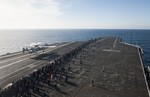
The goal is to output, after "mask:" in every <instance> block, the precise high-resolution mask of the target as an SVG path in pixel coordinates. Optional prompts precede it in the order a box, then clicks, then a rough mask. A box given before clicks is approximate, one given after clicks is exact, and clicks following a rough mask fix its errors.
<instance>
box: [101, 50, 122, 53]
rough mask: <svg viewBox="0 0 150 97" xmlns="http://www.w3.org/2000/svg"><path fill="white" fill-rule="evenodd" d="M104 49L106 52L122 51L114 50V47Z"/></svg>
mask: <svg viewBox="0 0 150 97" xmlns="http://www.w3.org/2000/svg"><path fill="white" fill-rule="evenodd" d="M102 51H105V52H118V53H120V50H113V49H103V50H102Z"/></svg>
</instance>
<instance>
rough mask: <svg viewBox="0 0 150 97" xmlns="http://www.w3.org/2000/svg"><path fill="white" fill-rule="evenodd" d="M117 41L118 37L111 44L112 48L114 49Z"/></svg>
mask: <svg viewBox="0 0 150 97" xmlns="http://www.w3.org/2000/svg"><path fill="white" fill-rule="evenodd" d="M117 40H118V37H117V38H116V39H115V41H114V43H113V48H114V47H116V43H117Z"/></svg>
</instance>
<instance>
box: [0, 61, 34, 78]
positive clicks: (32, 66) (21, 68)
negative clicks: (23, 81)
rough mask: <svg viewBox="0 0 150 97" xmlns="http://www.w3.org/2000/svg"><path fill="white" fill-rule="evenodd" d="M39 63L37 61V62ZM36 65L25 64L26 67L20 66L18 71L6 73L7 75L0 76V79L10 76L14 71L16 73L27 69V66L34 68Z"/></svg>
mask: <svg viewBox="0 0 150 97" xmlns="http://www.w3.org/2000/svg"><path fill="white" fill-rule="evenodd" d="M36 63H37V62H36ZM35 66H37V65H33V64H30V65H27V66H24V67H22V68H20V69H18V70H16V71H14V72H11V73H9V74H6V75H5V76H2V77H0V79H2V78H5V77H7V76H9V75H11V74H13V73H16V72H18V71H20V70H23V69H25V68H28V67H29V68H33V67H35Z"/></svg>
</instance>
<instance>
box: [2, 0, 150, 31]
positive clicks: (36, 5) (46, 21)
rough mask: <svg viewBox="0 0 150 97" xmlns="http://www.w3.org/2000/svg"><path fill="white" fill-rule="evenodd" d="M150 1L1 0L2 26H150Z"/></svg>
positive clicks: (38, 27) (47, 27) (131, 27)
mask: <svg viewBox="0 0 150 97" xmlns="http://www.w3.org/2000/svg"><path fill="white" fill-rule="evenodd" d="M149 5H150V0H0V14H1V15H0V28H1V29H3V28H4V29H9V28H10V29H13V28H14V29H21V28H23V29H25V28H27V29H30V28H31V29H51V28H68V29H69V28H77V29H78V28H79V29H80V28H83V29H85V28H88V29H94V28H96V29H150V6H149Z"/></svg>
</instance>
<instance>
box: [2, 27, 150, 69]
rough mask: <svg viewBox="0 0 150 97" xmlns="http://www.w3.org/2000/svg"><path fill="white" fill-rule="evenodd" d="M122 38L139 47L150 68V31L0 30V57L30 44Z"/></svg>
mask: <svg viewBox="0 0 150 97" xmlns="http://www.w3.org/2000/svg"><path fill="white" fill-rule="evenodd" d="M108 36H112V37H115V36H116V37H122V39H123V41H125V42H128V43H133V44H137V45H139V46H141V47H142V48H143V51H144V55H143V60H144V64H145V65H146V66H148V65H149V66H150V30H131V29H129V30H128V29H126V30H116V29H113V30H112V29H109V30H108V29H106V30H104V29H61V30H57V29H53V30H48V29H47V30H0V55H2V54H6V53H8V52H9V53H12V52H17V51H21V50H22V47H24V46H28V45H29V44H30V43H34V42H43V43H50V44H52V43H58V42H59V43H60V42H71V41H84V40H89V39H92V38H98V37H108Z"/></svg>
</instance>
